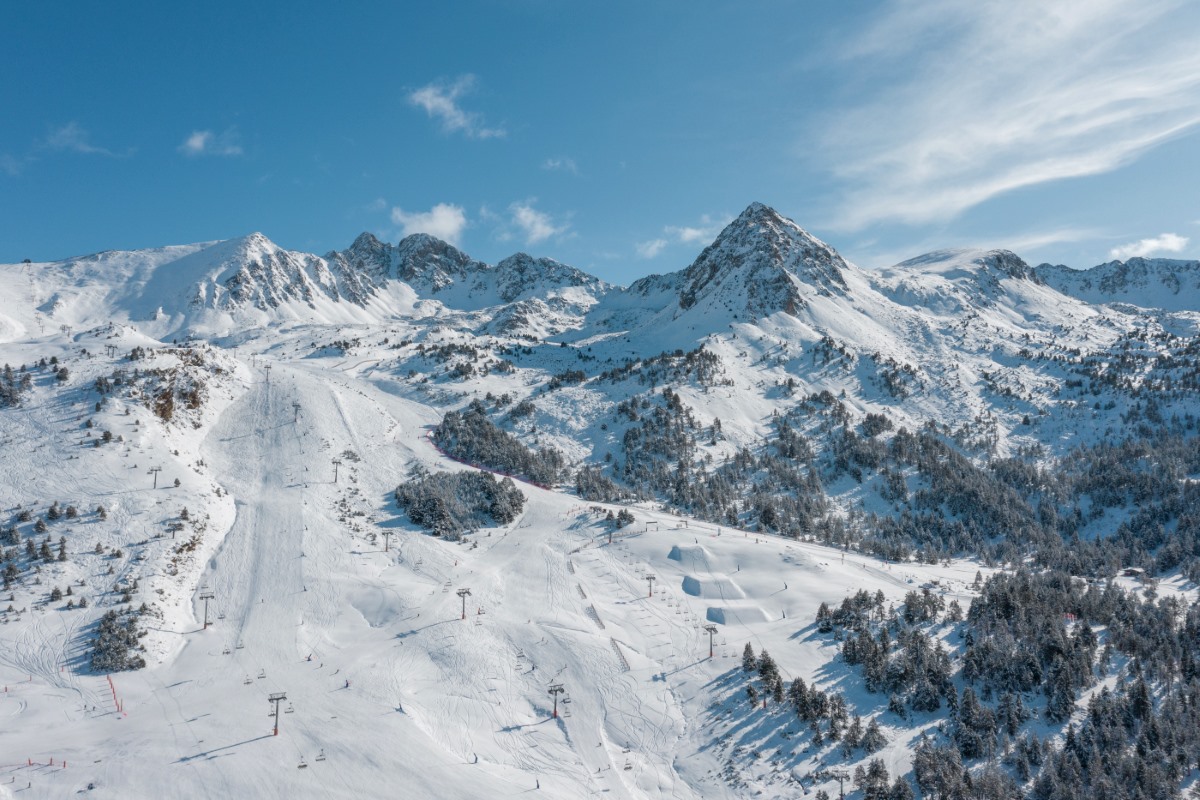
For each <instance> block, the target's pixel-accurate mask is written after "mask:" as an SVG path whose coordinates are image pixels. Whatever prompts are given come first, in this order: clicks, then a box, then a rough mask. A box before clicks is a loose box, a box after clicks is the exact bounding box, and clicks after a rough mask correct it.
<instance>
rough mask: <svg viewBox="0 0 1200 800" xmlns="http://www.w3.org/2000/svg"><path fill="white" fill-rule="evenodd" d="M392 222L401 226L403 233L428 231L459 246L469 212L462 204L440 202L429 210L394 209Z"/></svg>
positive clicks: (406, 234) (431, 234) (405, 234)
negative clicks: (464, 209) (467, 212)
mask: <svg viewBox="0 0 1200 800" xmlns="http://www.w3.org/2000/svg"><path fill="white" fill-rule="evenodd" d="M392 222H394V223H395V224H397V225H399V226H400V229H401V232H402V235H404V236H408V235H409V234H412V233H428V234H429V235H430V236H436V237H437V238H439V239H441V240H442V241H444V242H449V243H450V244H452V245H455V246H457V245H458V243H459V241H460V240H461V239H462V234H463V231H464V230H466V227H467V214H466V212H465V211H463V209H462V206H456V205H451V204H450V203H438V204H437V205H435V206H434V207H433V208H431V209H429V210H428V211H411V212H410V211H405V210H404V209H402V208H393V209H392Z"/></svg>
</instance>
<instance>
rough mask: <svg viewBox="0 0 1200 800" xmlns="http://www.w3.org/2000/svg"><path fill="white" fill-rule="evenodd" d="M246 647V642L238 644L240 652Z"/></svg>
mask: <svg viewBox="0 0 1200 800" xmlns="http://www.w3.org/2000/svg"><path fill="white" fill-rule="evenodd" d="M245 646H246V645H245V643H244V642H238V643H237V649H238V650H241V649H243V648H244V647H245Z"/></svg>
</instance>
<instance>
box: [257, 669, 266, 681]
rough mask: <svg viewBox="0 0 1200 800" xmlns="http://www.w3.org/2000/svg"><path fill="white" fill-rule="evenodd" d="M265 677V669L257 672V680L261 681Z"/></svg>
mask: <svg viewBox="0 0 1200 800" xmlns="http://www.w3.org/2000/svg"><path fill="white" fill-rule="evenodd" d="M265 677H267V671H266V670H265V669H260V670H259V671H258V679H259V680H260V681H261V680H262V679H263V678H265Z"/></svg>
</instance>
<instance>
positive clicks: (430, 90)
mask: <svg viewBox="0 0 1200 800" xmlns="http://www.w3.org/2000/svg"><path fill="white" fill-rule="evenodd" d="M474 88H475V76H474V75H462V76H460V77H459V78H457V79H456V80H454V82H453V83H446V82H436V83H431V84H429V85H428V86H423V87H421V88H420V89H417V90H415V91H413V92H411V93H409V95H408V102H409V103H411V104H412V105H414V106H417V107H418V108H423V109H425V113H426V114H428V115H429V116H430V118H431V119H436V120H438V121H439V122H441V124H442V130H444V131H445V132H446V133H456V132H459V131H461V132H462V133H463V134H465V135H466V136H468V137H470V138H472V139H495V138H499V137H503V136H505V135H506V133H507V132H506V131H505V130H504V129H503V128H490V127H487V126H485V125H484V124H483V117H482V115H481V114H479V113H478V112H474V111H466V110H465V109H463V107H462V106H461V105H459V102H458V101H459V98H460V97H462V96H463V95H465V94H467V93H469V92H470V91H471V90H472V89H474Z"/></svg>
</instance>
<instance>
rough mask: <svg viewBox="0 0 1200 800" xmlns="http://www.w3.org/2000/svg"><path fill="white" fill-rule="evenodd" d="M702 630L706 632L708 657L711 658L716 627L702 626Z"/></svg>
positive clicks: (710, 625)
mask: <svg viewBox="0 0 1200 800" xmlns="http://www.w3.org/2000/svg"><path fill="white" fill-rule="evenodd" d="M704 630H706V631H708V657H709V658H712V657H713V635H714V634H716V632H717V626H716V625H712V624H708V625H705V626H704Z"/></svg>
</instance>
